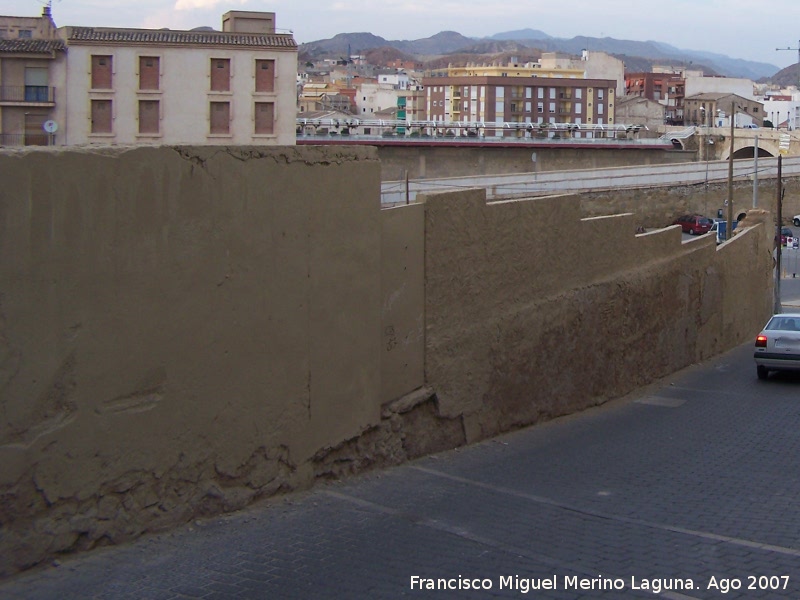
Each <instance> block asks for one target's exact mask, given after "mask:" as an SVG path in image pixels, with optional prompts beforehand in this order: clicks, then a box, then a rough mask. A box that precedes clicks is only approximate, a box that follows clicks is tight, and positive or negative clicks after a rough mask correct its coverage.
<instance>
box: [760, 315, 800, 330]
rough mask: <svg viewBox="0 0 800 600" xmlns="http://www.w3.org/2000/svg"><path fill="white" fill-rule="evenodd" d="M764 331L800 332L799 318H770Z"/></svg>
mask: <svg viewBox="0 0 800 600" xmlns="http://www.w3.org/2000/svg"><path fill="white" fill-rule="evenodd" d="M765 329H767V330H768V331H775V330H777V331H800V317H772V319H770V322H769V323H767V326H766V328H765Z"/></svg>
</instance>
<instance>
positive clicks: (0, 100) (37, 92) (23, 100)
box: [0, 85, 56, 106]
mask: <svg viewBox="0 0 800 600" xmlns="http://www.w3.org/2000/svg"><path fill="white" fill-rule="evenodd" d="M55 102H56V88H54V87H49V86H46V85H2V86H0V104H4V105H32V104H36V105H40V106H53V105H54V104H55Z"/></svg>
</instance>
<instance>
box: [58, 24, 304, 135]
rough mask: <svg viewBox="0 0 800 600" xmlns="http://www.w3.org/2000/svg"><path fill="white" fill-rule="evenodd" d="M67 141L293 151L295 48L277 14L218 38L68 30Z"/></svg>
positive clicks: (229, 27)
mask: <svg viewBox="0 0 800 600" xmlns="http://www.w3.org/2000/svg"><path fill="white" fill-rule="evenodd" d="M58 33H59V36H60V37H61V38H62V39H63V40H64V42H65V43H66V45H67V62H66V65H67V70H66V82H68V83H67V86H66V94H65V99H64V102H63V104H62V103H59V105H58V110H57V112H58V114H60V115H61V116H62V118H63V120H64V123H65V126H64V131H63V137H62V138H61V143H63V144H66V145H83V144H293V143H294V139H295V135H294V132H295V79H296V64H297V44H296V42H295V40H294V39H293V37H292V35H291V34H278V33H276V32H275V15H274V13H262V12H248V11H230V12H228V13H225V15H223V17H222V31H208V30H193V31H173V30H147V29H121V28H92V27H65V28H61V29H59V30H58Z"/></svg>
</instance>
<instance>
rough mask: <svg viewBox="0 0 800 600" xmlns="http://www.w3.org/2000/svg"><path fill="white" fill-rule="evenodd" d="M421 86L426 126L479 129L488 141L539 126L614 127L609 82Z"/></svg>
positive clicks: (526, 80) (513, 80) (472, 81)
mask: <svg viewBox="0 0 800 600" xmlns="http://www.w3.org/2000/svg"><path fill="white" fill-rule="evenodd" d="M423 86H424V88H425V92H426V102H427V118H428V119H429V120H431V121H434V122H441V123H443V125H444V124H447V123H458V122H461V123H472V124H480V128H481V129H482V132H483V133H485V135H487V136H506V135H524V132H525V131H526V130H527V132H528V134H530V133H531V132H532V131H536V129H537V128H536V127H535V126H537V125H538V126H539V128H538V129H539V130H543V129H545V128H546V126H547V125H561V124H575V125H589V126H603V125H614V124H615V119H614V102H615V96H616V94H615V88H616V82H615V81H613V80H610V79H577V78H576V79H566V78H557V77H554V78H547V77H544V78H539V77H503V76H499V77H483V76H473V77H432V78H426V79H424V80H423ZM520 124H525V125H522V126H521V125H520ZM507 125H513V126H512V127H509V126H507ZM576 135H592V133H591V132H584V133H583V134H581V133H578V134H576Z"/></svg>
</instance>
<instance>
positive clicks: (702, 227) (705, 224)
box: [672, 215, 714, 235]
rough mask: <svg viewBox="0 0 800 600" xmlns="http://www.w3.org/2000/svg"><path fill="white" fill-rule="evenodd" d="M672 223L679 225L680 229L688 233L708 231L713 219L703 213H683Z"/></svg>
mask: <svg viewBox="0 0 800 600" xmlns="http://www.w3.org/2000/svg"><path fill="white" fill-rule="evenodd" d="M672 224H673V225H680V226H681V230H682V231H683V232H684V233H688V234H689V235H700V234H703V233H708V231H709V230H710V229H711V226H712V225H713V224H714V221H712V220H711V219H709V218H708V217H704V216H703V215H683V216H680V217H678V218H677V219H675V221H674V222H673V223H672Z"/></svg>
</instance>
